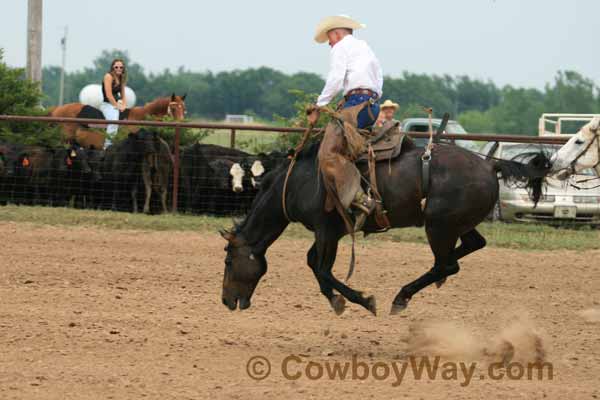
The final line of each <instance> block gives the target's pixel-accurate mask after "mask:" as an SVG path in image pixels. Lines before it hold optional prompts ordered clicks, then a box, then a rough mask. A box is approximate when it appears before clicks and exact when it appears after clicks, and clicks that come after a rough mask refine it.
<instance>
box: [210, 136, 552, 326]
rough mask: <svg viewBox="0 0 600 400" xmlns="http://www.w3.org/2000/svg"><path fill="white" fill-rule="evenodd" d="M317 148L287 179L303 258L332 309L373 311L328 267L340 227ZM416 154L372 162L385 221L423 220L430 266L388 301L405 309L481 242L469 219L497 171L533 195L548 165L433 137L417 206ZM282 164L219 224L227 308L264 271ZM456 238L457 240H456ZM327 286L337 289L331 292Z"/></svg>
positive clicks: (541, 159) (489, 203)
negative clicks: (233, 219)
mask: <svg viewBox="0 0 600 400" xmlns="http://www.w3.org/2000/svg"><path fill="white" fill-rule="evenodd" d="M317 149H318V145H313V146H312V147H310V148H308V149H306V150H304V151H303V152H302V153H301V154H300V155H299V157H298V161H297V163H296V165H295V167H294V169H293V170H292V173H291V175H290V177H289V180H288V184H287V195H286V208H287V213H288V215H289V217H290V218H291V219H292V220H293V221H296V222H300V223H302V224H303V225H304V226H305V227H306V228H307V229H309V230H311V231H313V232H314V234H315V242H314V244H313V245H312V247H311V248H310V250H309V251H308V255H307V261H308V265H309V266H310V268H311V269H312V271H313V273H314V275H315V277H316V278H317V281H318V283H319V287H320V289H321V293H322V294H323V295H324V296H325V297H326V298H327V299H328V300H329V302H330V304H331V306H332V307H333V309H334V311H335V312H336V313H337V314H338V315H339V314H341V313H342V312H343V311H344V307H345V300H344V299H348V300H349V301H351V302H353V303H357V304H360V305H362V306H363V307H365V308H366V309H368V310H369V311H371V312H372V313H373V314H375V312H376V307H375V298H374V297H373V296H368V297H365V296H364V295H363V294H362V293H361V292H359V291H356V290H354V289H352V288H350V287H348V286H347V285H346V284H344V283H342V282H341V281H340V280H338V279H337V278H336V277H335V276H334V275H333V274H332V271H331V270H332V267H333V264H334V262H335V258H336V254H337V248H338V241H339V240H340V239H341V238H342V237H343V236H344V235H346V234H347V231H346V228H345V224H344V222H343V221H342V219H341V217H340V216H339V215H338V213H337V212H335V211H333V212H329V213H327V212H325V211H324V207H323V204H324V201H325V192H324V189H323V185H322V180H321V179H320V177H319V172H318V168H317V162H316V154H317ZM422 154H423V149H422V148H417V147H415V146H414V145H412V144H411V145H410V146H408V147H407V151H406V152H405V153H404V154H403V155H401V156H400V157H398V158H396V159H394V160H392V161H391V163H390V164H388V162H383V163H380V164H378V165H377V170H376V173H377V182H378V186H379V190H380V192H381V195H382V197H383V203H384V205H385V208H386V209H387V211H388V214H387V216H388V218H389V220H390V223H391V226H392V227H393V228H402V227H408V226H423V225H425V231H426V233H427V239H428V241H429V245H430V247H431V250H432V251H433V254H434V256H435V262H434V264H433V267H432V268H431V269H430V270H429V271H428V272H426V273H425V274H424V275H422V276H421V277H419V278H418V279H416V280H414V281H413V282H410V283H409V284H407V285H405V286H404V287H402V289H401V290H400V291H399V293H398V294H397V295H396V297H395V299H394V301H393V304H392V313H394V312H397V311H399V310H402V309H404V308H405V307H406V306H407V304H408V302H409V300H410V299H411V298H412V297H413V296H414V295H415V294H416V293H417V292H418V291H420V290H421V289H423V288H425V287H427V286H428V285H430V284H432V283H437V284H438V287H439V286H441V284H443V283H444V281H445V280H446V277H448V276H450V275H453V274H456V273H457V272H458V271H459V265H458V260H459V259H461V258H462V257H464V256H466V255H467V254H470V253H472V252H474V251H476V250H479V249H481V248H483V247H484V246H485V244H486V241H485V239H484V238H483V236H481V234H479V232H477V230H476V229H475V227H476V226H477V225H478V224H479V223H480V222H481V221H483V220H484V218H485V217H486V216H487V215H488V214H489V212H490V211H491V210H492V208H493V207H494V204H495V203H496V201H497V200H498V175H497V174H498V173H500V174H501V175H502V176H503V177H504V178H505V179H509V178H514V179H521V180H523V181H525V182H527V183H528V184H529V186H530V188H531V189H533V193H534V195H535V196H534V197H537V199H536V198H534V200H535V201H537V200H538V199H539V196H540V194H541V185H542V178H543V177H544V176H545V174H546V172H547V170H548V169H549V165H548V162H547V159H546V158H545V156H544V155H543V154H540V155H537V156H536V157H534V158H533V159H532V160H531V161H530V162H529V163H528V164H527V165H525V164H521V163H518V162H514V161H503V160H493V161H487V160H484V159H482V158H480V157H478V156H477V155H475V154H474V153H471V152H469V151H467V150H464V149H462V148H460V147H457V146H453V145H444V144H439V145H436V146H435V147H434V149H433V154H432V159H431V164H430V165H431V174H430V189H429V193H428V194H427V196H426V199H427V200H426V205H425V208H424V210H422V209H421V200H422V198H423V197H424V196H423V193H422V188H421V180H422V179H421V177H422V167H421V156H422ZM388 168H389V170H388ZM286 172H287V166H283V167H280V168H279V169H278V170H275V171H273V172H272V173H270V174H269V175H267V176H266V177H265V178H264V180H263V183H262V187H261V190H260V192H259V193H258V195H257V197H256V198H255V200H254V203H253V204H252V208H251V210H250V212H249V214H248V215H247V216H246V218H245V220H244V221H243V222H241V223H240V224H238V225H237V226H235V228H234V229H233V231H231V232H228V231H223V232H221V234H222V236H223V237H224V238H225V239H226V240H227V242H228V244H227V247H226V251H227V257H226V259H225V273H224V277H223V292H222V300H223V303H224V304H225V305H226V306H227V307H228V308H229V309H231V310H234V309H236V308H237V306H238V304H239V307H240V309H245V308H248V307H250V298H251V297H252V294H253V292H254V289H255V288H256V286H257V284H258V282H259V280H260V278H261V277H262V276H263V275H264V274H265V273H266V271H267V260H266V258H265V253H266V251H267V249H268V248H269V246H271V244H272V243H273V242H274V241H275V240H277V238H278V237H279V236H280V235H281V234H282V233H283V231H284V230H285V228H286V227H287V225H288V224H289V221H288V219H287V218H286V217H285V215H284V212H283V208H282V207H283V206H282V192H283V186H284V179H285V176H286ZM364 172H365V171H363V173H364ZM363 230H364V232H365V233H376V232H377V226H376V225H375V222H374V220H373V217H372V216H371V218H370V219H369V220H367V223H366V224H365V226H364V228H363ZM459 238H460V240H461V244H460V246H458V247H456V244H457V242H458V239H459ZM398 261H399V260H398ZM334 290H335V291H337V292H338V293H339V294H335V293H334Z"/></svg>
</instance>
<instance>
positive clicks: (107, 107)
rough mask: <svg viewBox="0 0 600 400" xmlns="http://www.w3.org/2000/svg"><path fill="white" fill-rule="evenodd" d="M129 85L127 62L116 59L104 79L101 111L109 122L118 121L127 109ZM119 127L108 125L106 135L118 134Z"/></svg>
mask: <svg viewBox="0 0 600 400" xmlns="http://www.w3.org/2000/svg"><path fill="white" fill-rule="evenodd" d="M126 84H127V70H126V69H125V62H124V61H123V60H121V59H120V58H117V59H114V60H113V62H112V63H111V64H110V71H108V72H107V73H106V74H105V75H104V78H103V79H102V104H101V105H100V111H102V114H104V118H106V119H108V120H118V119H119V112H121V111H124V110H125V109H126V108H127V102H126V99H125V85H126ZM118 129H119V125H108V126H107V127H106V133H108V134H109V135H112V134H115V133H117V130H118Z"/></svg>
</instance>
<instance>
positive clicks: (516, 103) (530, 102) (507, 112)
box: [488, 86, 544, 136]
mask: <svg viewBox="0 0 600 400" xmlns="http://www.w3.org/2000/svg"><path fill="white" fill-rule="evenodd" d="M488 112H489V114H490V117H491V119H492V121H493V123H494V131H495V132H498V133H506V134H521V135H532V136H535V135H537V123H538V119H539V117H540V115H541V114H542V113H543V112H544V94H543V93H542V92H540V91H539V90H537V89H521V88H518V89H515V88H513V87H511V86H506V87H505V88H503V89H502V100H501V101H500V103H498V105H497V106H495V107H492V108H491V109H490V110H489V111H488Z"/></svg>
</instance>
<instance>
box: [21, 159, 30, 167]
mask: <svg viewBox="0 0 600 400" xmlns="http://www.w3.org/2000/svg"><path fill="white" fill-rule="evenodd" d="M21 165H23V166H24V167H29V158H27V157H24V158H23V161H21Z"/></svg>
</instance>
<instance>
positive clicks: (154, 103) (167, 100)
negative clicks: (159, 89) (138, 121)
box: [141, 96, 171, 109]
mask: <svg viewBox="0 0 600 400" xmlns="http://www.w3.org/2000/svg"><path fill="white" fill-rule="evenodd" d="M170 102H171V98H170V97H168V96H165V97H159V98H156V99H154V100H152V101H150V102H148V103H146V104H144V105H143V106H142V107H141V108H146V109H148V108H153V107H158V106H161V107H162V106H166V105H168V103H170Z"/></svg>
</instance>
